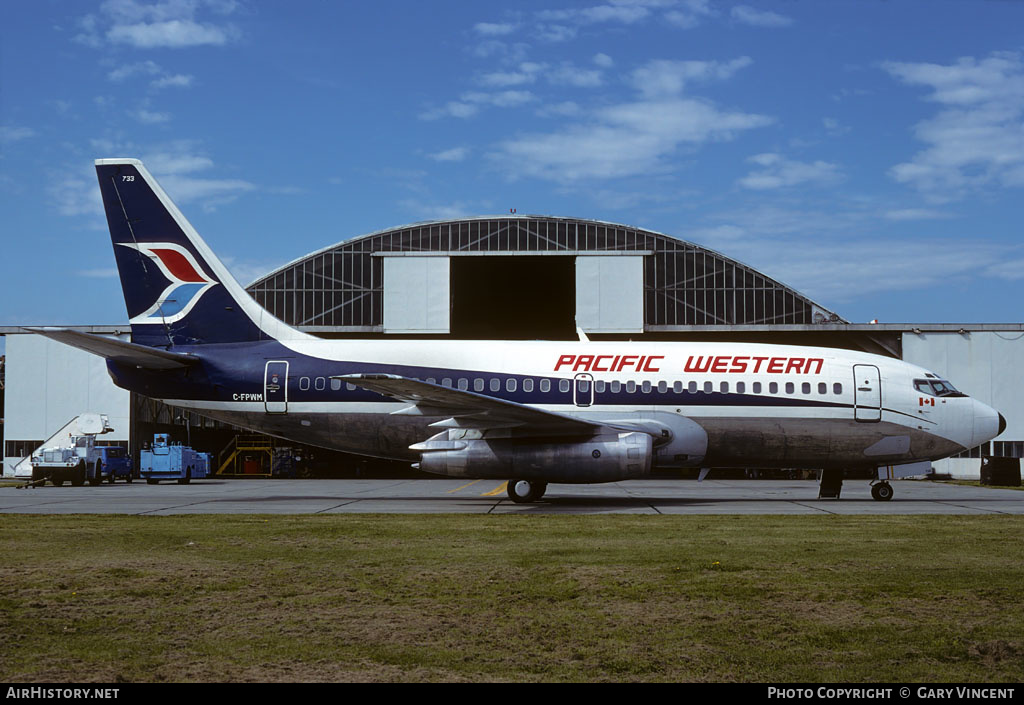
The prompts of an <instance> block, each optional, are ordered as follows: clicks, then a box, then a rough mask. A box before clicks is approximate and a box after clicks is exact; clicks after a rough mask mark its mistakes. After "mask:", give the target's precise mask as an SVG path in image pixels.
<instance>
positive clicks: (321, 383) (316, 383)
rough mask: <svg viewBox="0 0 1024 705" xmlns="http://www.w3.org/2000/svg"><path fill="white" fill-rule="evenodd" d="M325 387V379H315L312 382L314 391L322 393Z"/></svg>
mask: <svg viewBox="0 0 1024 705" xmlns="http://www.w3.org/2000/svg"><path fill="white" fill-rule="evenodd" d="M326 387H327V378H326V377H317V378H316V379H315V380H313V388H314V389H315V390H316V391H318V392H322V391H324V389H325V388H326Z"/></svg>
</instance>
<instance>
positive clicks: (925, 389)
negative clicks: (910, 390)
mask: <svg viewBox="0 0 1024 705" xmlns="http://www.w3.org/2000/svg"><path fill="white" fill-rule="evenodd" d="M914 389H916V390H917V391H919V392H921V393H922V394H928V395H930V396H933V397H965V396H967V395H966V394H964V393H963V392H958V391H957V389H956V387H954V386H953V385H952V384H950V383H949V382H947V381H946V380H944V379H915V380H914Z"/></svg>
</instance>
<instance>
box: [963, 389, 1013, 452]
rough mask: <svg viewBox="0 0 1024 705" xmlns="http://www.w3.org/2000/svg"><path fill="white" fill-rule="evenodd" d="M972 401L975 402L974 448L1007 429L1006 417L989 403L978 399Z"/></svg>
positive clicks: (972, 439) (972, 445) (972, 444)
mask: <svg viewBox="0 0 1024 705" xmlns="http://www.w3.org/2000/svg"><path fill="white" fill-rule="evenodd" d="M971 401H972V402H974V433H973V434H972V436H973V437H972V438H971V441H972V443H971V446H970V447H972V448H973V447H974V446H979V445H981V444H982V443H986V442H988V441H991V440H992V439H993V438H995V437H996V436H998V435H999V434H1000V433H1002V432H1003V431H1004V430H1006V419H1005V418H1003V415H1002V414H1000V413H999V412H998V411H996V410H995V409H993V408H992V407H991V406H989V405H988V404H983V403H982V402H980V401H978V400H977V399H972V400H971Z"/></svg>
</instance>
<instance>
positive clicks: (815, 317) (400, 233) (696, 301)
mask: <svg viewBox="0 0 1024 705" xmlns="http://www.w3.org/2000/svg"><path fill="white" fill-rule="evenodd" d="M579 254H591V255H596V254H601V255H612V254H631V255H643V256H644V277H643V279H644V282H643V288H644V292H643V298H644V327H645V330H647V331H651V332H656V331H672V330H678V329H682V328H687V329H691V328H692V327H693V326H738V325H778V324H782V325H809V324H819V323H828V322H833V323H845V322H846V321H844V320H843V319H842V318H841V317H839V315H838V314H836V313H834V312H832V311H830V310H828V309H826V308H825V307H823V306H821V305H819V304H817V303H815V302H814V301H812V300H811V299H809V298H807V297H806V296H804V295H802V294H800V293H799V292H797V291H796V290H794V289H793V288H791V287H788V286H786V285H785V284H783V283H781V282H779V281H777V280H775V279H772V278H771V277H769V276H767V275H765V274H763V273H761V272H759V271H758V270H756V269H754V268H752V267H750V266H748V265H745V264H743V263H741V262H739V261H737V260H735V259H732V258H730V257H727V256H725V255H723V254H721V253H718V252H715V251H713V250H710V249H708V248H706V247H702V246H700V245H697V244H695V243H691V242H686V241H684V240H680V239H678V238H675V237H672V236H670V235H665V234H663V233H658V232H655V231H652V230H646V229H643V228H637V227H634V226H629V225H621V224H617V223H608V222H603V221H598V220H588V219H581V218H563V217H556V216H543V215H510V216H478V217H472V218H458V219H453V220H438V221H428V222H421V223H412V224H408V225H401V226H398V227H393V228H388V229H385V230H379V231H377V232H373V233H369V234H366V235H362V236H359V237H355V238H352V239H349V240H345V241H342V242H339V243H337V244H334V245H330V246H328V247H325V248H323V249H321V250H317V251H316V252H313V253H310V254H308V255H305V256H303V257H301V258H299V259H296V260H294V261H292V262H289V263H288V264H286V265H284V266H283V267H281V268H279V269H277V270H275V271H273V272H271V273H269V274H267V275H266V276H264V277H261V278H260V279H258V280H256V281H255V282H253V283H252V284H250V285H249V286H248V287H246V288H247V290H248V291H249V292H250V293H251V294H252V295H253V296H254V297H255V298H256V300H257V301H258V302H259V303H260V304H262V305H263V306H265V307H266V308H267V309H268V310H270V311H271V313H273V314H274V315H276V316H278V317H279V318H281V319H283V320H284V321H286V322H287V323H290V324H292V325H296V326H300V327H303V328H304V329H307V330H314V331H315V330H321V331H336V332H375V331H380V330H381V326H382V310H383V290H384V282H383V261H382V260H383V258H386V257H389V256H392V257H393V256H402V255H418V256H431V255H439V256H448V257H463V256H482V255H579Z"/></svg>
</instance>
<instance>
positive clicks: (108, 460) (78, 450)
mask: <svg viewBox="0 0 1024 705" xmlns="http://www.w3.org/2000/svg"><path fill="white" fill-rule="evenodd" d="M65 428H70V429H71V430H70V431H69V432H68V440H67V441H62V442H59V443H58V444H56V445H49V446H48V445H44V446H43V447H41V448H39V449H38V450H36V451H35V452H34V453H33V454H32V457H31V466H32V482H31V484H32V485H43V484H45V483H46V482H47V481H49V482H51V483H53V484H54V485H56V486H57V487H60V486H61V485H63V484H64V483H65V482H70V483H71V484H72V485H74V486H75V487H80V486H82V485H84V484H85V483H86V482H88V483H89V484H90V485H98V484H100V483H101V482H102V481H103V480H107V481H108V482H110V483H113V482H114V480H115V479H116V478H123V479H124V480H126V481H127V482H131V481H132V460H131V458H130V457H128V453H127V452H126V451H125V449H124V448H121V447H120V446H99V445H96V436H100V435H103V434H104V433H110V432H111V431H113V430H114V429H113V428H111V427H110V425H109V423H108V419H107V416H106V415H105V414H81V415H80V416H79V417H78V418H77V419H75V420H74V421H72V422H71V423H69V424H68V426H67V427H65Z"/></svg>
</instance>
